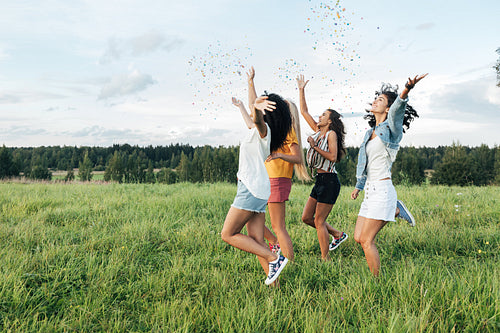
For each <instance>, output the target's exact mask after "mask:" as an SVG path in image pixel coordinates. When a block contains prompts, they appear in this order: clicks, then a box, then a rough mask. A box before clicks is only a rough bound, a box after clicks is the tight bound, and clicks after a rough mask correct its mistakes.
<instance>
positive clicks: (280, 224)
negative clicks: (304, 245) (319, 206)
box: [267, 202, 294, 260]
mask: <svg viewBox="0 0 500 333" xmlns="http://www.w3.org/2000/svg"><path fill="white" fill-rule="evenodd" d="M267 207H268V208H269V216H270V217H271V225H272V227H273V230H274V232H275V233H276V236H277V238H278V242H279V244H280V247H281V250H282V251H283V255H284V256H285V257H287V258H288V259H289V260H293V258H294V255H293V244H292V239H291V238H290V235H289V234H288V231H287V230H286V225H285V214H286V206H285V203H284V202H269V203H268V204H267Z"/></svg>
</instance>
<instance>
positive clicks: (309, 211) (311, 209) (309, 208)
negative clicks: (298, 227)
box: [302, 197, 342, 238]
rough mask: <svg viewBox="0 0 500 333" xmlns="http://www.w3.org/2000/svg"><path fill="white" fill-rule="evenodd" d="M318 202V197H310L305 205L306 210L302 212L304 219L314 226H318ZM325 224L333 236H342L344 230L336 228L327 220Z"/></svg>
mask: <svg viewBox="0 0 500 333" xmlns="http://www.w3.org/2000/svg"><path fill="white" fill-rule="evenodd" d="M317 204H318V202H317V201H316V199H314V198H312V197H309V199H307V202H306V205H305V206H304V211H303V212H302V221H303V222H304V223H305V224H307V225H309V226H311V227H313V228H316V225H315V223H314V215H315V214H316V209H317V208H316V206H317ZM330 210H331V209H330ZM325 226H326V229H327V230H328V233H329V234H330V235H332V236H333V237H335V238H339V237H340V236H342V231H339V230H337V229H335V228H334V227H332V226H331V225H330V224H328V223H327V222H325Z"/></svg>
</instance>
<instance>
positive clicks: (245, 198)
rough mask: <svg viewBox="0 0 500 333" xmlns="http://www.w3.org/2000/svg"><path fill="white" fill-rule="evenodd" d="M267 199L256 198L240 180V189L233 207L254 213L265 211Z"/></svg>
mask: <svg viewBox="0 0 500 333" xmlns="http://www.w3.org/2000/svg"><path fill="white" fill-rule="evenodd" d="M266 206H267V200H262V199H259V198H256V197H254V196H253V195H252V193H250V191H249V190H248V189H247V187H246V186H245V184H243V183H242V181H241V180H238V190H237V191H236V197H235V198H234V201H233V204H232V205H231V207H234V208H238V209H243V210H248V211H250V212H254V213H265V212H266Z"/></svg>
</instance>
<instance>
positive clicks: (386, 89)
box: [363, 82, 418, 133]
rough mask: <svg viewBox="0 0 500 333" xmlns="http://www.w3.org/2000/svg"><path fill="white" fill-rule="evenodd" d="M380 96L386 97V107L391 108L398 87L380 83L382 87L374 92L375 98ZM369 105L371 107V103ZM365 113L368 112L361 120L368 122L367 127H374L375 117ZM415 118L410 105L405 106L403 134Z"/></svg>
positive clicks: (415, 112) (415, 114) (416, 114)
mask: <svg viewBox="0 0 500 333" xmlns="http://www.w3.org/2000/svg"><path fill="white" fill-rule="evenodd" d="M380 95H384V96H385V97H387V107H391V105H392V104H393V103H394V101H395V100H396V98H397V97H398V85H395V86H392V85H390V84H389V83H383V82H382V87H381V88H380V90H379V91H375V98H377V97H379V96H380ZM369 104H370V105H372V103H369ZM365 111H366V112H368V114H366V115H364V116H363V118H364V119H366V120H368V125H370V127H372V128H373V127H375V124H376V120H375V115H374V114H373V113H371V111H370V110H368V109H366V110H365ZM415 118H418V113H417V111H416V110H415V109H414V108H413V107H412V106H411V105H410V104H406V109H405V116H404V119H403V133H406V130H407V129H409V128H410V123H411V122H412V121H413V119H415Z"/></svg>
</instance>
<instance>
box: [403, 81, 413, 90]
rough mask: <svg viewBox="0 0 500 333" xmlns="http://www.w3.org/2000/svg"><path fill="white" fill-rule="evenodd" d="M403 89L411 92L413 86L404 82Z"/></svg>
mask: <svg viewBox="0 0 500 333" xmlns="http://www.w3.org/2000/svg"><path fill="white" fill-rule="evenodd" d="M405 87H406V89H408V90H412V89H413V87H415V85H414V84H410V83H408V82H406V83H405Z"/></svg>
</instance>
